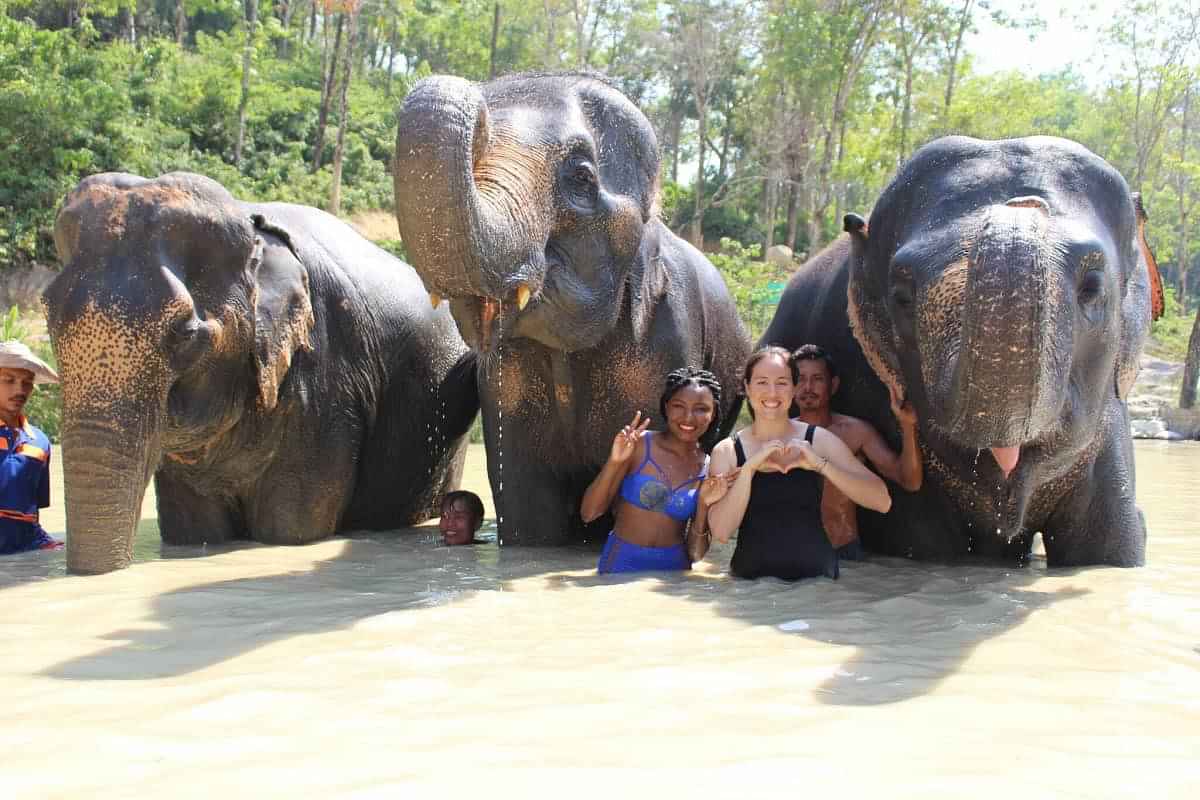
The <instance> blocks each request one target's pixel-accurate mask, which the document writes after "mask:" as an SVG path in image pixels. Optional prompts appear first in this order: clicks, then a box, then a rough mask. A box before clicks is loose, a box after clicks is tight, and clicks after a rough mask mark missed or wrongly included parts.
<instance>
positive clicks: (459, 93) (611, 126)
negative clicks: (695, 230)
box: [394, 75, 748, 544]
mask: <svg viewBox="0 0 1200 800" xmlns="http://www.w3.org/2000/svg"><path fill="white" fill-rule="evenodd" d="M658 166H659V154H658V143H657V140H656V139H655V136H654V132H653V130H652V129H651V127H650V124H649V122H648V121H647V120H646V118H645V117H644V116H643V115H642V114H641V112H640V111H638V110H637V108H636V107H634V106H633V104H632V103H630V102H629V100H628V99H627V98H626V97H624V96H623V95H622V94H620V93H619V92H618V91H616V90H615V89H613V88H612V87H610V86H608V85H607V84H605V83H604V82H602V81H601V80H598V79H596V78H595V77H590V76H584V75H518V76H512V77H508V78H502V79H498V80H496V81H493V82H490V83H486V84H482V85H477V84H473V83H470V82H468V81H465V80H462V79H460V78H453V77H447V76H435V77H432V78H428V79H425V80H423V81H421V82H420V83H419V84H417V85H416V86H415V87H414V88H413V90H412V91H411V92H410V93H409V95H408V97H407V98H406V99H405V102H404V105H403V107H402V108H401V110H400V113H399V133H398V136H397V142H396V158H395V161H394V171H395V179H396V215H397V220H398V222H399V225H400V233H401V236H402V238H403V240H404V244H405V248H406V252H407V253H408V255H409V258H410V259H411V261H412V264H413V266H414V267H415V268H416V270H417V272H418V273H419V274H420V275H421V278H422V280H423V281H424V282H425V286H426V287H427V288H428V290H429V292H430V293H431V295H433V301H434V302H439V301H440V300H441V298H446V299H447V300H448V301H449V305H450V308H451V310H452V311H453V313H454V317H455V319H456V320H457V321H458V323H459V327H460V329H461V330H462V331H463V336H464V338H466V340H467V342H468V343H469V344H471V346H472V347H475V348H478V349H479V350H480V352H481V371H480V376H479V380H480V403H481V406H482V410H483V424H484V434H485V438H486V442H487V449H488V470H489V477H490V480H491V484H492V492H493V495H494V498H495V501H496V508H497V511H498V514H499V517H500V520H499V523H500V524H499V528H500V541H501V543H502V544H515V543H521V544H555V543H561V542H564V541H568V540H571V539H572V538H580V537H582V538H587V537H588V536H589V535H591V534H601V533H603V532H604V530H605V529H604V527H603V526H604V524H605V523H606V520H602V521H601V522H599V523H597V524H595V525H594V526H593V527H592V528H589V529H585V528H584V527H583V525H582V522H581V521H580V518H579V514H578V508H579V500H580V497H581V495H582V493H583V490H584V489H585V488H586V487H587V485H588V483H589V482H590V481H591V479H592V478H593V477H594V476H595V474H596V472H597V471H598V470H599V468H600V466H601V465H602V464H603V463H604V460H605V458H606V457H607V455H608V449H609V446H610V444H611V442H612V437H613V434H614V433H615V432H616V431H617V430H619V429H620V428H621V426H622V425H624V424H625V423H627V422H628V421H629V419H630V418H631V417H632V416H633V414H634V412H635V411H637V410H640V411H642V412H643V413H653V414H654V415H655V416H657V412H658V396H659V393H660V392H661V390H662V385H663V379H664V378H665V376H666V374H667V372H669V371H670V370H672V369H675V368H677V367H681V366H684V365H694V366H698V367H704V368H706V369H710V370H712V371H713V372H715V373H716V374H717V376H718V378H719V379H720V380H721V382H722V383H723V384H724V385H725V386H727V387H729V391H728V392H727V393H726V399H725V402H724V409H723V411H724V412H725V420H726V421H725V424H724V428H725V429H726V430H727V429H728V426H729V424H731V423H732V419H730V416H731V415H730V413H729V412H730V410H731V408H732V407H733V403H734V400H733V397H734V395H735V393H736V391H737V389H738V373H739V371H740V368H741V364H742V362H743V360H744V358H745V356H746V354H747V350H748V341H747V338H746V334H745V332H744V329H743V327H742V325H741V322H740V321H739V320H738V318H737V314H736V310H735V307H734V304H733V301H732V299H731V298H730V296H729V293H728V290H727V289H726V287H725V284H724V282H723V281H722V279H721V277H720V275H719V273H718V272H717V271H716V269H715V268H714V267H713V266H712V264H710V263H709V262H708V260H707V259H705V258H704V257H703V256H702V255H701V254H700V253H699V252H697V251H696V250H695V249H694V248H693V247H691V246H690V245H688V244H687V243H685V242H683V241H682V240H680V239H679V238H678V237H676V236H675V235H674V234H672V233H671V232H670V231H669V230H668V229H667V228H666V227H665V226H664V225H663V224H662V222H661V221H660V220H659V219H658V216H657V202H658ZM657 424H659V425H661V424H662V420H657Z"/></svg>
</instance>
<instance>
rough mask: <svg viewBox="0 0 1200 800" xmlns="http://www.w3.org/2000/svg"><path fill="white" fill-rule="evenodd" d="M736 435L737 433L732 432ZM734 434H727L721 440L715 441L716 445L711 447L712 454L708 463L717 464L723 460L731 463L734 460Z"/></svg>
mask: <svg viewBox="0 0 1200 800" xmlns="http://www.w3.org/2000/svg"><path fill="white" fill-rule="evenodd" d="M739 433H740V431H739ZM736 435H737V434H734V436H736ZM734 436H727V437H725V438H724V439H722V440H721V441H719V442H717V444H716V446H715V447H713V449H712V456H711V457H710V462H709V463H710V464H712V465H714V466H718V465H722V464H723V463H725V462H729V463H732V462H733V461H734V460H735V458H736V453H735V452H734V449H733V439H734Z"/></svg>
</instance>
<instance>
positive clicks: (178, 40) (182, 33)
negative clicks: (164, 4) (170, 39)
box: [175, 0, 187, 47]
mask: <svg viewBox="0 0 1200 800" xmlns="http://www.w3.org/2000/svg"><path fill="white" fill-rule="evenodd" d="M186 36H187V12H186V11H184V10H183V0H175V44H177V45H179V46H180V47H183V40H184V38H185V37H186Z"/></svg>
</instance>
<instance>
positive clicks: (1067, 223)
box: [763, 137, 1161, 566]
mask: <svg viewBox="0 0 1200 800" xmlns="http://www.w3.org/2000/svg"><path fill="white" fill-rule="evenodd" d="M1144 223H1145V215H1144V213H1143V211H1142V209H1141V204H1140V199H1139V198H1138V197H1137V196H1136V195H1131V193H1130V191H1129V188H1128V186H1127V185H1126V183H1125V181H1124V179H1123V178H1122V177H1121V176H1120V175H1119V174H1118V173H1117V172H1116V171H1115V170H1114V169H1113V168H1112V167H1111V166H1110V165H1108V164H1107V163H1106V162H1105V161H1103V160H1102V159H1100V158H1099V157H1098V156H1096V155H1094V154H1093V153H1091V152H1090V151H1088V150H1086V149H1085V148H1083V147H1082V146H1080V145H1078V144H1076V143H1074V142H1070V141H1067V140H1063V139H1055V138H1050V137H1033V138H1028V139H1014V140H1006V141H996V142H991V141H981V140H976V139H968V138H964V137H950V138H946V139H940V140H937V141H935V142H933V143H931V144H929V145H926V146H925V147H924V148H922V149H921V150H919V151H918V152H917V153H916V154H915V155H914V156H913V158H912V160H911V161H910V162H909V163H907V164H906V165H905V166H904V167H903V168H902V169H901V170H900V172H899V173H898V174H897V175H896V177H895V178H894V180H893V181H892V182H891V184H890V185H889V186H888V187H887V189H885V191H884V192H883V194H882V195H881V197H880V199H879V201H878V203H877V204H876V206H875V209H874V210H873V212H872V214H871V218H870V224H869V225H867V224H866V223H865V222H864V221H863V220H862V219H861V218H859V217H857V216H855V215H848V216H847V217H846V220H845V227H846V231H847V233H846V235H844V236H842V237H841V238H839V239H838V240H837V241H835V242H834V243H833V244H832V245H830V246H829V247H828V248H827V249H826V250H825V251H823V252H822V253H819V254H818V255H817V256H815V257H814V258H813V259H811V260H810V261H809V262H808V263H807V264H805V265H804V266H803V267H801V269H800V270H799V271H798V272H797V274H796V275H795V276H793V278H792V280H791V281H790V282H789V284H788V287H787V289H786V291H785V292H784V295H783V298H782V300H781V302H780V305H779V308H778V310H777V312H776V315H775V317H774V319H773V321H772V323H771V325H770V327H769V328H768V330H767V332H766V333H765V334H764V336H763V342H764V343H765V342H770V343H778V344H782V345H784V346H786V347H789V348H794V347H797V346H799V345H801V344H804V343H806V342H812V343H815V344H819V345H822V346H824V347H826V348H827V349H829V350H830V352H831V354H832V355H833V357H834V359H835V361H836V362H837V364H838V367H839V370H840V372H841V373H842V380H841V388H840V390H839V392H838V394H837V395H836V396H835V398H834V403H835V408H836V410H839V411H841V412H843V413H847V414H852V415H855V416H859V417H863V418H865V419H867V420H868V421H870V422H871V423H872V424H874V425H875V426H876V427H877V428H878V429H879V430H880V431H883V432H884V433H885V435H887V436H889V437H890V439H891V440H892V442H893V444H894V445H898V443H899V435H898V429H897V426H896V423H895V421H894V420H893V419H892V416H891V412H890V410H889V404H888V393H887V389H886V388H885V384H893V385H895V386H897V387H898V388H899V389H900V390H901V391H902V392H903V393H904V394H905V396H907V397H909V398H910V399H911V400H912V402H913V404H914V405H915V407H916V409H917V412H918V414H919V416H920V442H921V448H922V460H923V463H924V467H925V481H924V485H923V486H922V488H921V489H920V490H919V491H918V492H917V493H915V494H908V493H906V492H904V491H902V490H900V489H899V488H898V487H891V489H892V495H893V498H894V504H893V507H892V511H891V512H890V513H889V514H888V516H887V517H886V518H885V517H880V516H879V515H875V514H872V513H869V512H863V511H860V514H859V518H860V524H861V527H862V528H863V539H864V542H865V543H866V544H867V546H868V548H869V549H871V550H874V551H875V552H880V553H886V554H891V555H899V556H907V557H912V558H920V559H930V560H939V561H948V560H958V559H964V558H972V557H980V558H983V559H985V560H995V561H1003V562H1006V563H1011V562H1017V563H1021V562H1024V561H1025V560H1026V559H1027V558H1028V555H1029V552H1030V547H1031V543H1032V539H1033V535H1034V534H1035V533H1039V532H1040V533H1041V534H1042V536H1043V542H1044V545H1045V548H1046V556H1047V562H1048V563H1049V564H1050V565H1051V566H1064V565H1084V564H1113V565H1121V566H1133V565H1138V564H1141V563H1143V562H1144V559H1145V539H1146V528H1145V523H1144V521H1143V518H1142V514H1141V512H1140V511H1139V510H1138V509H1137V507H1136V505H1135V503H1134V465H1133V458H1132V451H1131V442H1130V436H1129V423H1128V412H1127V409H1126V405H1125V399H1126V397H1127V395H1128V392H1129V389H1130V387H1131V385H1132V382H1133V379H1134V377H1135V376H1136V372H1137V364H1138V357H1139V355H1140V353H1141V349H1142V345H1143V343H1144V341H1145V337H1146V335H1147V333H1148V330H1149V324H1150V321H1151V315H1152V313H1153V312H1155V311H1157V309H1158V308H1160V307H1161V294H1160V292H1161V289H1159V287H1158V276H1157V266H1156V265H1155V263H1154V258H1153V255H1152V253H1151V252H1150V249H1149V247H1148V245H1147V244H1146V239H1145V234H1144Z"/></svg>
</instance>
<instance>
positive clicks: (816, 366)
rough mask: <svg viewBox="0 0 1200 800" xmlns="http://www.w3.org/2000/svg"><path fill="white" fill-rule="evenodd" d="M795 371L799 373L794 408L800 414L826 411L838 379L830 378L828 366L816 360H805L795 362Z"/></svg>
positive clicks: (835, 389)
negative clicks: (796, 408) (798, 410)
mask: <svg viewBox="0 0 1200 800" xmlns="http://www.w3.org/2000/svg"><path fill="white" fill-rule="evenodd" d="M796 371H797V372H798V373H799V377H798V379H797V381H796V406H797V407H798V408H799V409H800V411H801V413H805V412H815V413H824V412H826V411H828V410H829V403H830V399H831V398H832V397H833V393H834V392H836V391H837V386H838V379H837V378H835V377H832V376H830V374H829V367H828V365H826V364H825V362H824V361H822V360H821V359H818V358H806V359H801V360H799V361H797V362H796Z"/></svg>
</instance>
